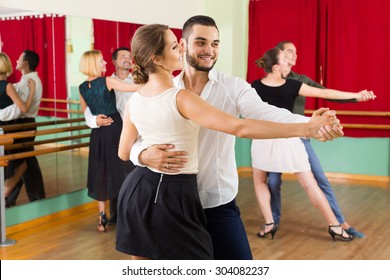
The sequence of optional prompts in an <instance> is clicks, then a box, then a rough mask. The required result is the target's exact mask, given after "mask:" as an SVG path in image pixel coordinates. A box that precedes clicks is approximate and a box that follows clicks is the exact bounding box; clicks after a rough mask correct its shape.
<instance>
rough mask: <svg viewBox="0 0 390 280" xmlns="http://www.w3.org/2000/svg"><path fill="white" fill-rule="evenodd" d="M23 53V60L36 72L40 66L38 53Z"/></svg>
mask: <svg viewBox="0 0 390 280" xmlns="http://www.w3.org/2000/svg"><path fill="white" fill-rule="evenodd" d="M23 53H24V57H23V60H24V61H27V62H28V67H29V68H30V70H31V71H35V69H36V68H37V67H38V65H39V55H38V54H37V53H36V52H34V51H30V50H24V51H23Z"/></svg>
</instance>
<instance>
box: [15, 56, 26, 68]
mask: <svg viewBox="0 0 390 280" xmlns="http://www.w3.org/2000/svg"><path fill="white" fill-rule="evenodd" d="M26 63H27V61H24V53H22V54H21V55H20V56H19V58H18V60H16V67H15V69H16V70H19V71H21V70H23V69H24V66H25V64H26Z"/></svg>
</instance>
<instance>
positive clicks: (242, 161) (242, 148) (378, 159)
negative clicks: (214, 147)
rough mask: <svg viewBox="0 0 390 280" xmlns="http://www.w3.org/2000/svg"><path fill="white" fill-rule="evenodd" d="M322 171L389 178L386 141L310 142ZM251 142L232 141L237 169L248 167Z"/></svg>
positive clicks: (389, 141) (389, 150)
mask: <svg viewBox="0 0 390 280" xmlns="http://www.w3.org/2000/svg"><path fill="white" fill-rule="evenodd" d="M311 143H312V145H313V148H314V149H315V151H316V153H317V155H318V157H319V159H320V161H321V164H322V167H323V169H324V171H325V172H337V173H347V174H364V175H374V176H390V138H351V137H343V138H339V139H337V140H334V141H329V142H325V143H322V142H319V141H316V140H311ZM250 147H251V140H249V139H240V138H238V139H237V141H236V160H237V167H246V166H251V155H250Z"/></svg>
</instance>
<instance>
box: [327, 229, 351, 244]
mask: <svg viewBox="0 0 390 280" xmlns="http://www.w3.org/2000/svg"><path fill="white" fill-rule="evenodd" d="M333 227H341V225H333V226H329V229H328V232H329V234H330V236H332V239H333V242H335V241H336V239H339V240H341V241H345V242H349V241H352V240H353V237H352V235H349V234H348V233H347V232H346V231H345V230H344V229H343V228H342V227H341V233H336V232H335V231H334V230H333V229H332V228H333ZM344 234H346V235H348V237H345V235H344ZM336 237H337V238H336Z"/></svg>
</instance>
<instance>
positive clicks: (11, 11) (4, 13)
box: [0, 7, 34, 16]
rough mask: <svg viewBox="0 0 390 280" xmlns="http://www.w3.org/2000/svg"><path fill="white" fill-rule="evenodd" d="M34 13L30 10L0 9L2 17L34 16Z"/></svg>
mask: <svg viewBox="0 0 390 280" xmlns="http://www.w3.org/2000/svg"><path fill="white" fill-rule="evenodd" d="M33 13H34V12H31V11H28V10H20V9H12V8H4V7H0V16H18V15H28V14H33Z"/></svg>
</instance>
